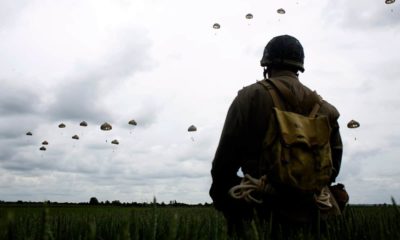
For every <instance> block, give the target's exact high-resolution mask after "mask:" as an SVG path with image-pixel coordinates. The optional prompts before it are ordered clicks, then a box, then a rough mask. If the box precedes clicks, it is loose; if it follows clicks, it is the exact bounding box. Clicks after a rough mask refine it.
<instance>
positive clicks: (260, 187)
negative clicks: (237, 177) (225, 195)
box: [229, 174, 268, 204]
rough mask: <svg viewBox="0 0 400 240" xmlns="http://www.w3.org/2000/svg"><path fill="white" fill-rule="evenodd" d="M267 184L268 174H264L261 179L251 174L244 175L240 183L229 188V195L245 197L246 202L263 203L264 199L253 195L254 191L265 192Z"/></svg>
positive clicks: (237, 197) (236, 197)
mask: <svg viewBox="0 0 400 240" xmlns="http://www.w3.org/2000/svg"><path fill="white" fill-rule="evenodd" d="M267 186H268V184H267V176H266V175H264V176H262V177H261V178H260V179H257V178H253V177H252V176H250V175H249V174H246V175H244V178H243V179H242V181H241V182H240V184H239V185H236V186H234V187H232V188H231V189H230V190H229V195H231V197H233V198H235V199H244V200H245V201H246V202H249V203H251V202H255V203H258V204H261V203H263V200H262V199H257V198H255V197H254V196H252V195H251V193H253V192H258V193H265V190H266V187H267Z"/></svg>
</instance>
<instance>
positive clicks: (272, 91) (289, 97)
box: [258, 78, 322, 118]
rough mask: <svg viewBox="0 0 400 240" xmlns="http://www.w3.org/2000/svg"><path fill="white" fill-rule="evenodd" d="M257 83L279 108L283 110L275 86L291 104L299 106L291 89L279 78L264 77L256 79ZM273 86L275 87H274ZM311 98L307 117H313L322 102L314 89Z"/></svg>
mask: <svg viewBox="0 0 400 240" xmlns="http://www.w3.org/2000/svg"><path fill="white" fill-rule="evenodd" d="M258 83H260V84H261V85H263V86H264V87H265V88H266V89H267V90H268V92H269V93H270V95H271V97H272V101H273V102H274V105H275V106H276V107H277V108H278V109H280V110H285V108H284V106H283V105H282V104H281V101H280V97H279V95H278V94H277V92H276V89H275V88H277V89H278V90H279V92H280V93H281V94H282V95H283V97H284V98H285V100H286V101H287V102H288V103H289V104H290V105H291V106H294V107H295V108H298V106H299V102H298V101H297V99H296V98H295V97H293V94H292V93H291V91H290V90H289V88H287V87H286V86H285V85H284V84H283V83H281V82H280V81H279V80H276V79H273V78H270V79H264V80H262V81H258ZM274 87H275V88H274ZM311 95H312V99H313V101H314V102H315V104H314V106H313V108H312V110H311V112H310V113H309V115H308V116H309V117H312V118H314V117H315V116H316V115H317V113H318V111H319V109H320V107H321V104H322V97H321V96H319V95H318V93H317V92H316V91H314V92H312V94H311Z"/></svg>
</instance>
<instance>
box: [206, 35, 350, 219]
mask: <svg viewBox="0 0 400 240" xmlns="http://www.w3.org/2000/svg"><path fill="white" fill-rule="evenodd" d="M293 39H294V38H292V37H290V36H287V35H285V36H279V37H276V38H274V39H272V40H271V41H270V43H268V45H267V47H266V49H265V51H264V56H263V59H262V60H261V65H262V66H263V67H265V69H264V76H266V73H268V77H269V78H274V79H275V80H276V81H279V82H280V83H282V84H283V85H284V86H286V88H288V89H289V90H290V91H289V92H290V96H292V98H293V99H292V100H294V101H288V99H285V97H283V96H282V95H281V96H280V99H283V100H282V103H283V105H284V106H285V107H286V110H289V111H293V112H297V113H300V114H303V115H308V113H309V112H310V111H311V109H310V108H312V105H311V104H308V103H309V102H308V99H309V97H310V96H311V95H312V91H311V90H310V89H309V88H307V87H306V86H304V85H303V84H302V83H301V82H300V81H299V80H298V75H297V74H296V72H297V71H304V68H303V60H304V53H303V50H302V47H301V45H300V43H299V42H298V41H297V40H293ZM282 41H283V42H282ZM296 41H297V42H296ZM286 43H287V44H286ZM282 44H283V45H285V44H286V45H287V46H286V47H288V48H292V49H293V51H292V50H290V49H286V50H287V51H284V53H285V54H286V55H285V54H284V55H283V56H279V54H280V53H281V52H280V51H277V50H276V49H274V47H276V46H278V47H285V46H283V45H282ZM293 56H294V57H293ZM276 59H277V60H276ZM263 81H265V80H263ZM276 90H278V89H276ZM278 94H279V91H278ZM293 102H295V103H296V104H294V105H293V104H292V103H293ZM273 107H274V103H273V100H272V97H271V95H270V93H269V92H268V91H267V90H266V89H265V87H264V86H263V85H262V84H259V83H254V84H251V85H249V86H247V87H244V88H243V89H242V90H240V91H239V92H238V95H237V96H236V98H235V99H234V100H233V102H232V104H231V106H230V108H229V111H228V114H227V117H226V120H225V124H224V128H223V131H222V134H221V138H220V142H219V145H218V148H217V151H216V154H215V157H214V160H213V163H212V169H211V175H212V179H213V182H212V185H211V189H210V196H211V197H212V199H213V201H214V206H215V208H216V209H218V210H220V211H222V212H223V213H224V215H225V217H226V218H227V220H228V223H229V222H231V224H235V222H237V223H238V222H240V221H241V220H245V219H251V218H252V213H253V206H251V205H249V204H247V203H246V202H245V201H243V200H240V199H235V198H232V197H231V196H229V194H228V191H229V189H230V188H232V187H233V186H236V185H238V184H240V182H241V180H242V178H240V177H238V176H237V172H238V170H239V169H240V168H241V169H242V171H243V173H244V174H249V175H251V176H252V177H255V178H260V177H261V175H262V173H261V172H260V169H259V166H260V160H261V156H262V154H263V140H264V138H265V136H266V134H267V133H268V131H270V130H271V129H269V125H270V124H269V123H270V121H271V119H272V117H274V114H273V113H274V112H273ZM318 115H324V116H326V117H327V118H328V119H329V124H330V127H331V129H332V131H331V135H330V145H331V149H332V151H331V154H332V161H333V169H332V176H331V182H334V181H335V178H336V176H337V174H338V173H339V170H340V164H341V156H342V142H341V138H340V134H339V125H338V123H337V119H338V117H339V113H338V111H337V110H336V108H335V107H333V106H332V105H331V104H329V103H328V102H326V101H323V102H322V104H321V107H320V109H319V111H318ZM291 201H292V199H287V198H285V196H282V197H278V198H271V199H270V201H269V200H268V201H266V202H265V204H264V205H263V206H266V208H263V206H261V208H259V209H261V210H260V211H261V212H262V211H264V210H265V209H267V208H269V209H267V210H270V209H271V206H272V205H274V206H273V207H277V208H281V209H283V211H279V210H278V211H276V212H277V213H279V214H280V215H281V216H282V217H286V216H285V215H287V216H288V217H290V215H297V213H296V210H298V209H300V210H301V209H303V210H304V213H305V214H312V209H311V208H309V209H308V208H307V207H305V206H306V205H301V204H300V202H301V201H300V202H298V203H299V204H300V205H298V206H296V204H294V205H292V204H291V203H293V202H291ZM287 204H290V206H289V207H287V206H286V205H287ZM266 212H268V211H266ZM300 212H301V211H300ZM301 214H302V213H301ZM301 214H300V215H301ZM300 220H302V219H300Z"/></svg>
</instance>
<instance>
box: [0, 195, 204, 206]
mask: <svg viewBox="0 0 400 240" xmlns="http://www.w3.org/2000/svg"><path fill="white" fill-rule="evenodd" d="M0 204H1V205H31V206H43V204H47V205H52V206H68V205H70V206H73V205H89V206H120V207H150V206H154V205H156V206H157V207H194V206H196V207H210V206H212V203H207V202H205V203H197V204H187V203H180V202H177V201H176V200H171V201H169V203H165V202H160V203H158V202H157V201H155V198H154V200H153V201H152V202H121V201H120V200H112V201H109V200H106V201H99V200H98V199H97V198H96V197H91V198H90V199H89V202H78V203H74V202H54V201H50V200H46V201H43V202H34V201H22V200H18V201H16V202H12V201H2V200H0Z"/></svg>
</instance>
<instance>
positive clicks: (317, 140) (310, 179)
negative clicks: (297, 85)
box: [259, 79, 333, 195]
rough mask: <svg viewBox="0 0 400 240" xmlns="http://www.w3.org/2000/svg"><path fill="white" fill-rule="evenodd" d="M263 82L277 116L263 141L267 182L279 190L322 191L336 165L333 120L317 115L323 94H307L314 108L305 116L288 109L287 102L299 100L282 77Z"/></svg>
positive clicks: (261, 167)
mask: <svg viewBox="0 0 400 240" xmlns="http://www.w3.org/2000/svg"><path fill="white" fill-rule="evenodd" d="M259 83H260V84H262V85H263V86H264V87H265V88H266V89H267V90H268V92H269V94H270V95H271V97H272V100H273V102H274V107H273V114H272V115H273V116H272V117H271V119H270V121H269V128H268V131H267V133H266V136H265V138H264V141H263V153H262V158H261V161H260V166H259V169H260V171H261V174H260V175H266V177H267V182H268V183H270V184H271V185H272V186H273V187H274V188H275V189H276V190H278V192H279V191H280V192H296V193H300V194H308V195H310V194H311V195H316V194H317V195H318V194H320V193H321V191H322V189H323V188H326V187H327V185H329V183H330V179H331V174H332V168H333V165H332V155H331V148H330V142H329V140H330V133H331V127H330V124H329V119H328V117H327V116H323V115H318V114H317V113H318V111H319V108H320V106H321V103H322V99H321V97H320V96H319V95H318V94H317V93H316V92H313V93H312V94H311V95H309V96H307V98H308V99H306V100H307V101H306V102H307V104H309V107H308V109H312V110H311V112H309V114H308V115H302V114H299V113H296V112H292V111H288V110H286V108H285V105H284V104H282V103H283V102H284V103H287V104H289V106H292V105H293V104H296V102H295V99H294V96H293V94H292V93H291V92H290V90H289V89H288V88H287V87H286V86H285V85H284V84H283V83H282V82H280V81H279V80H278V79H267V80H263V81H259ZM281 96H282V97H281ZM303 107H304V106H303ZM306 109H307V108H306Z"/></svg>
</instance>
